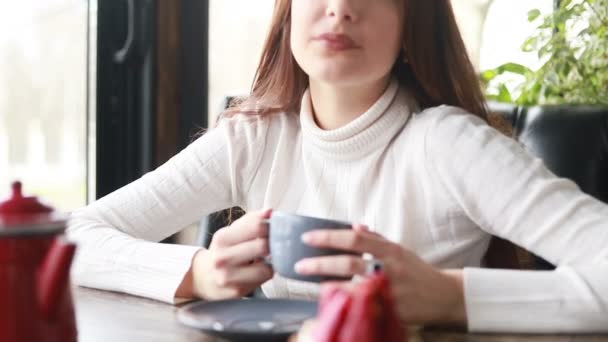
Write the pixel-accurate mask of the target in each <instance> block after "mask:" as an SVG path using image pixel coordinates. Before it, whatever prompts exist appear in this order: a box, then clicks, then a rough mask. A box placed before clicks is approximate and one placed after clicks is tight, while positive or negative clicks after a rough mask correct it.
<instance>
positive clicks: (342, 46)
mask: <svg viewBox="0 0 608 342" xmlns="http://www.w3.org/2000/svg"><path fill="white" fill-rule="evenodd" d="M314 40H315V41H318V42H320V43H321V44H323V46H325V47H326V48H328V49H330V50H334V51H345V50H352V49H357V48H359V46H358V45H357V44H356V43H355V41H354V40H353V39H352V38H351V37H349V36H347V35H345V34H339V33H324V34H322V35H319V36H317V37H315V38H314Z"/></svg>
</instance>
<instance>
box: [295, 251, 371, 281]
mask: <svg viewBox="0 0 608 342" xmlns="http://www.w3.org/2000/svg"><path fill="white" fill-rule="evenodd" d="M295 270H296V272H297V273H299V274H302V275H320V276H338V277H352V276H354V275H356V274H360V275H364V274H365V272H366V263H365V261H364V260H363V258H361V257H358V256H351V255H337V256H327V257H318V258H308V259H303V260H300V261H298V263H296V265H295Z"/></svg>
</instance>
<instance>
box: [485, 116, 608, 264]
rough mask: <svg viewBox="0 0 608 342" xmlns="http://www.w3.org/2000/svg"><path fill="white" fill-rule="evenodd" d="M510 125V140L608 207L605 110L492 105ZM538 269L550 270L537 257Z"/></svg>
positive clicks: (607, 136) (607, 153)
mask: <svg viewBox="0 0 608 342" xmlns="http://www.w3.org/2000/svg"><path fill="white" fill-rule="evenodd" d="M490 110H491V111H492V112H494V113H499V114H501V115H502V116H503V117H504V118H505V119H506V120H507V121H510V122H511V124H512V125H513V136H514V138H515V139H517V140H518V141H519V142H521V143H522V144H523V145H524V146H525V147H526V148H527V149H528V151H529V152H530V153H532V154H533V155H535V156H537V157H539V158H541V159H542V160H543V162H544V163H545V164H546V165H547V167H548V168H549V169H550V170H551V171H552V172H553V173H554V174H556V175H557V176H559V177H564V178H568V179H570V180H572V181H574V182H575V183H576V184H577V185H578V186H579V187H580V188H581V190H582V191H583V192H585V193H587V194H589V195H591V196H594V197H595V198H597V199H599V200H601V201H603V202H605V203H608V107H594V106H567V105H556V106H542V107H515V106H509V105H501V106H496V105H494V104H492V105H491V107H490ZM535 263H536V268H537V269H553V268H554V266H553V265H551V264H550V263H548V262H547V261H545V260H543V259H541V258H539V257H536V262H535Z"/></svg>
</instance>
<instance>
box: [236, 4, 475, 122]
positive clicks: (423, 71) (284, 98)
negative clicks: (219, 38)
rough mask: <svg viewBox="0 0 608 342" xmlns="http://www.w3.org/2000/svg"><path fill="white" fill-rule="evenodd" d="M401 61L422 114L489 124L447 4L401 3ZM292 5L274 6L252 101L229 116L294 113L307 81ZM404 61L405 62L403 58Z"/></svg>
mask: <svg viewBox="0 0 608 342" xmlns="http://www.w3.org/2000/svg"><path fill="white" fill-rule="evenodd" d="M404 1H405V13H406V15H405V23H404V28H403V29H404V39H405V42H404V43H405V44H403V45H404V46H405V47H406V51H405V56H403V55H401V56H400V57H401V58H398V59H397V61H396V62H395V66H394V68H393V73H394V74H395V75H396V76H397V78H398V79H399V81H400V82H401V83H402V84H405V85H407V86H409V87H410V88H411V89H412V90H413V91H414V93H415V95H416V99H417V101H418V103H419V104H420V107H421V108H422V109H425V108H429V107H434V106H438V105H441V104H447V105H452V106H457V107H461V108H463V109H465V110H467V111H468V112H470V113H472V114H475V115H477V116H479V117H481V118H483V119H484V120H487V109H486V104H485V100H484V97H483V94H482V91H481V86H480V83H479V81H478V78H477V75H476V73H475V70H474V68H473V65H472V64H471V61H470V59H469V56H468V55H467V51H466V48H465V45H464V42H463V40H462V37H461V36H460V31H459V29H458V26H457V24H456V19H455V17H454V12H453V9H452V5H451V2H450V1H449V0H432V1H419V0H404ZM290 35H291V0H276V2H275V8H274V14H273V18H272V24H271V27H270V32H269V33H268V36H267V38H266V42H265V44H264V49H263V50H262V56H261V59H260V64H259V66H258V68H257V71H256V74H255V79H254V82H253V87H252V90H251V95H250V97H249V98H247V99H245V100H244V101H241V102H240V103H238V102H237V104H236V105H235V106H233V107H232V108H231V109H230V110H229V111H228V112H227V114H229V113H236V112H249V113H256V114H267V113H272V112H290V113H298V112H299V111H300V101H301V99H302V96H303V95H304V92H305V90H306V88H307V87H308V76H307V75H306V73H305V72H304V71H303V70H302V68H300V66H299V65H298V64H297V62H296V60H295V59H294V57H293V55H292V53H291V44H290ZM403 57H407V62H404V61H403V60H404V58H403Z"/></svg>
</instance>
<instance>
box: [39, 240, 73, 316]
mask: <svg viewBox="0 0 608 342" xmlns="http://www.w3.org/2000/svg"><path fill="white" fill-rule="evenodd" d="M75 251H76V245H75V244H73V243H71V242H69V241H67V239H65V238H63V237H59V238H56V239H55V240H54V241H53V244H52V246H51V249H50V250H49V251H48V252H47V254H46V257H45V259H44V261H43V262H42V265H40V268H39V269H38V304H39V307H40V310H41V313H42V315H43V317H45V318H47V319H50V318H51V317H52V316H53V314H54V313H55V309H56V308H57V305H58V302H59V300H60V299H61V298H62V295H63V293H64V291H65V289H66V288H68V287H69V286H70V285H69V284H68V281H69V275H70V266H71V264H72V259H73V257H74V252H75Z"/></svg>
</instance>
